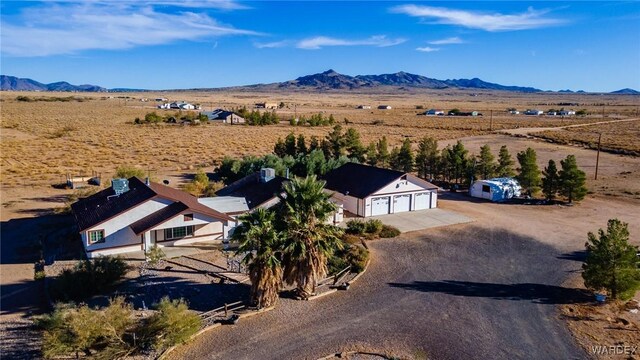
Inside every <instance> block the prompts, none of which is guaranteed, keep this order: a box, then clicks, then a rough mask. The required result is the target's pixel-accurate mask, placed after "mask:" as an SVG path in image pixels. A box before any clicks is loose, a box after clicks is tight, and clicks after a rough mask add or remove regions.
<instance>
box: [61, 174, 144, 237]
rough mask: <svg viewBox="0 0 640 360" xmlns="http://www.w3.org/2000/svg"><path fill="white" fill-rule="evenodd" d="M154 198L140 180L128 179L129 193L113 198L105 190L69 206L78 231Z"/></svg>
mask: <svg viewBox="0 0 640 360" xmlns="http://www.w3.org/2000/svg"><path fill="white" fill-rule="evenodd" d="M154 196H156V193H155V192H154V191H153V190H151V189H150V188H149V187H148V186H146V185H145V184H144V183H143V182H142V181H141V180H140V179H138V178H135V177H132V178H131V179H129V191H127V192H125V193H123V194H121V195H119V196H115V193H114V191H113V189H111V188H107V189H104V190H102V191H100V192H98V193H96V194H93V195H91V196H89V197H87V198H84V199H81V200H79V201H77V202H75V203H73V204H71V210H73V214H74V215H75V217H76V222H77V224H78V227H79V228H80V231H82V230H85V229H88V228H90V227H92V226H94V225H96V224H99V223H101V222H103V221H106V220H108V219H110V218H112V217H114V216H116V215H118V214H120V213H121V212H124V211H126V210H128V209H131V208H132V207H134V206H136V205H138V204H141V203H143V202H145V201H147V200H149V199H151V198H153V197H154Z"/></svg>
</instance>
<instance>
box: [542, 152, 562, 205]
mask: <svg viewBox="0 0 640 360" xmlns="http://www.w3.org/2000/svg"><path fill="white" fill-rule="evenodd" d="M542 175H543V176H544V177H543V178H542V193H543V194H544V197H545V198H546V199H547V200H553V199H555V197H556V195H557V194H558V190H559V189H560V177H559V176H558V168H557V167H556V162H555V161H553V160H549V165H547V167H546V168H544V170H543V171H542Z"/></svg>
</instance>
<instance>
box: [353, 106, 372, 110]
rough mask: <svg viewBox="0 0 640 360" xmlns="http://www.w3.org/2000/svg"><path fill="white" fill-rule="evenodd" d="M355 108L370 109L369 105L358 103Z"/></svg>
mask: <svg viewBox="0 0 640 360" xmlns="http://www.w3.org/2000/svg"><path fill="white" fill-rule="evenodd" d="M356 109H362V110H369V109H371V105H358V106H357V107H356Z"/></svg>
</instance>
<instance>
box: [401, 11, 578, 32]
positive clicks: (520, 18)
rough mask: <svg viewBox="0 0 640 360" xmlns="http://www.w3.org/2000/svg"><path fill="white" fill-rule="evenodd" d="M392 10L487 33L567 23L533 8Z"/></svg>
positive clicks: (546, 12)
mask: <svg viewBox="0 0 640 360" xmlns="http://www.w3.org/2000/svg"><path fill="white" fill-rule="evenodd" d="M390 11H391V12H393V13H398V14H406V15H409V16H413V17H419V18H424V19H435V22H436V23H438V24H449V25H459V26H464V27H467V28H472V29H482V30H486V31H511V30H525V29H535V28H541V27H548V26H554V25H560V24H563V23H565V22H566V21H564V20H561V19H555V18H552V17H549V16H547V14H548V13H549V12H550V10H534V9H533V8H531V7H530V8H528V9H527V11H526V12H524V13H519V14H511V15H507V14H500V13H485V12H480V11H467V10H456V9H448V8H443V7H433V6H422V5H400V6H395V7H393V8H391V9H390Z"/></svg>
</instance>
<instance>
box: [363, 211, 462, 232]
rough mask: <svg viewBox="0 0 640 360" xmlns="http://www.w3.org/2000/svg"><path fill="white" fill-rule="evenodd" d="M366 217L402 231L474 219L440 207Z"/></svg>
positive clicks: (460, 222)
mask: <svg viewBox="0 0 640 360" xmlns="http://www.w3.org/2000/svg"><path fill="white" fill-rule="evenodd" d="M368 219H378V220H380V221H382V222H383V223H384V224H386V225H390V226H394V227H396V228H398V230H400V231H401V232H403V233H405V232H410V231H418V230H424V229H429V228H433V227H438V226H446V225H454V224H462V223H468V222H472V221H474V219H472V218H470V217H467V216H464V215H460V214H458V213H455V212H452V211H447V210H442V209H427V210H417V211H407V212H401V213H397V214H388V215H379V216H372V217H370V218H368Z"/></svg>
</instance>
